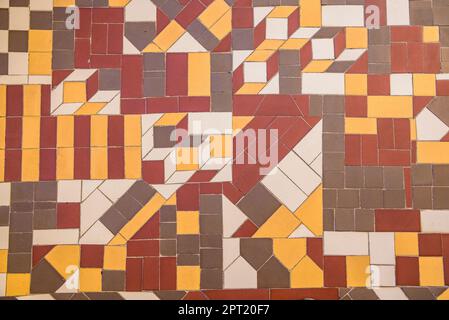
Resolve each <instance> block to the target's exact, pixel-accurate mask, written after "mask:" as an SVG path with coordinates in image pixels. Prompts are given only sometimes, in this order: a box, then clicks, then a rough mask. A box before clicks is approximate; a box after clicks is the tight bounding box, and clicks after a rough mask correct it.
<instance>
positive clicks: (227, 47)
mask: <svg viewBox="0 0 449 320" xmlns="http://www.w3.org/2000/svg"><path fill="white" fill-rule="evenodd" d="M231 46H232V40H231V33H229V34H228V35H227V36H226V37H224V38H223V39H222V40H221V41H220V43H219V44H218V45H217V46H216V47H215V49H214V50H213V51H212V52H230V51H231Z"/></svg>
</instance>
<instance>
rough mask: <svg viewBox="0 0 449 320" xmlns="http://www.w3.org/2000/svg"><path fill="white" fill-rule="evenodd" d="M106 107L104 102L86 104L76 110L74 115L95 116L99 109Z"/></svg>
mask: <svg viewBox="0 0 449 320" xmlns="http://www.w3.org/2000/svg"><path fill="white" fill-rule="evenodd" d="M105 106H106V103H104V102H86V103H85V104H83V105H82V106H81V107H80V108H79V109H78V110H76V112H75V114H76V115H78V116H79V115H91V114H97V113H98V112H99V111H101V109H103V108H104V107H105Z"/></svg>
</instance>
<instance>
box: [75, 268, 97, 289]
mask: <svg viewBox="0 0 449 320" xmlns="http://www.w3.org/2000/svg"><path fill="white" fill-rule="evenodd" d="M80 291H81V292H101V269H97V268H81V269H80Z"/></svg>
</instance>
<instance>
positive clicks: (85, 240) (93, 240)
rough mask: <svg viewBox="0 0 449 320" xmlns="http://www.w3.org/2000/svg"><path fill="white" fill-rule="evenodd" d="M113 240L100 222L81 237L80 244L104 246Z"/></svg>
mask: <svg viewBox="0 0 449 320" xmlns="http://www.w3.org/2000/svg"><path fill="white" fill-rule="evenodd" d="M112 238H114V235H113V234H112V233H111V231H109V230H108V229H107V228H106V227H105V226H104V225H103V224H102V223H101V222H100V221H97V222H95V224H94V225H93V226H92V227H91V228H90V229H89V230H87V232H86V233H85V234H84V235H83V236H82V237H81V239H80V241H79V243H80V244H99V245H105V244H108V243H109V241H111V240H112Z"/></svg>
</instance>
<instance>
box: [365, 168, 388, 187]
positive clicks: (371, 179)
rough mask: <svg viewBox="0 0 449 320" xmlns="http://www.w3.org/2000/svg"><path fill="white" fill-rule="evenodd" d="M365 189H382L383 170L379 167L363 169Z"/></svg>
mask: <svg viewBox="0 0 449 320" xmlns="http://www.w3.org/2000/svg"><path fill="white" fill-rule="evenodd" d="M363 174H364V178H365V188H376V189H377V188H383V185H384V183H383V169H382V168H381V167H365V168H363Z"/></svg>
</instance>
